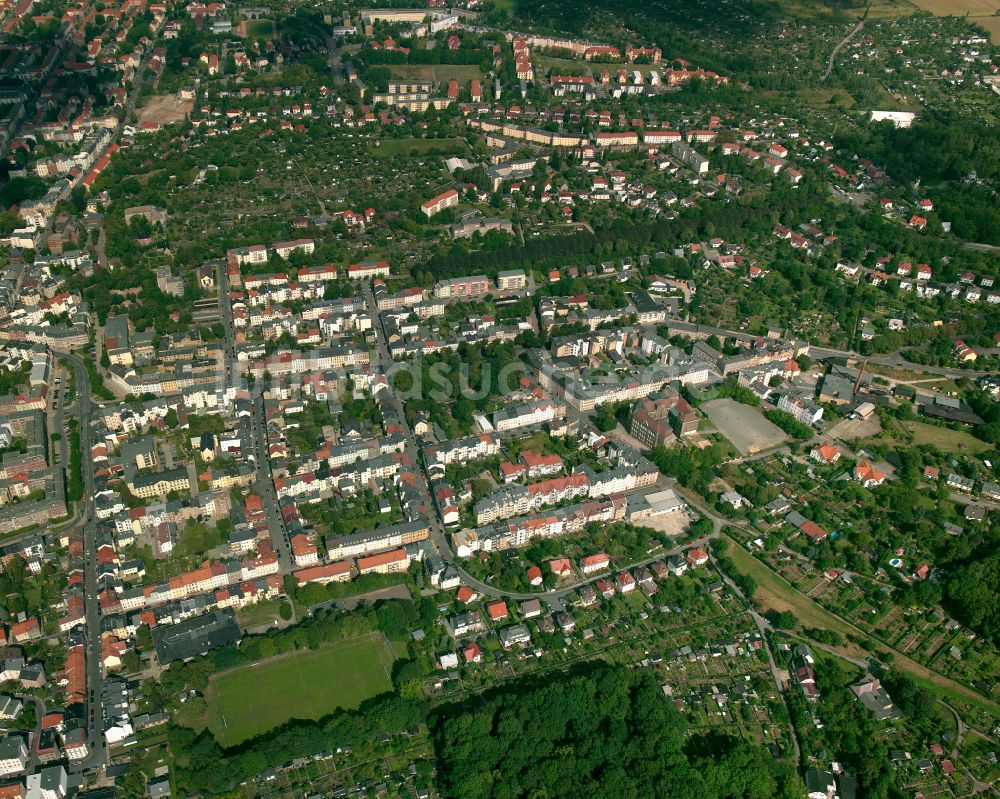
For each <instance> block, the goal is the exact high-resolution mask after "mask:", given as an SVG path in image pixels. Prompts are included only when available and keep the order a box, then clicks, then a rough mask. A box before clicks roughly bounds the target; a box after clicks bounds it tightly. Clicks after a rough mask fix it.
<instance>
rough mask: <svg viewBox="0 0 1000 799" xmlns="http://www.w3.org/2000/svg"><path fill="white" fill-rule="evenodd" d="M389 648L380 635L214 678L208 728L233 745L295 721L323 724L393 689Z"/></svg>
mask: <svg viewBox="0 0 1000 799" xmlns="http://www.w3.org/2000/svg"><path fill="white" fill-rule="evenodd" d="M395 659H396V656H395V654H394V653H393V650H392V647H391V644H389V642H388V641H386V639H385V638H384V637H383V636H382V634H381V633H370V634H368V635H364V636H358V637H354V638H346V639H344V640H341V641H337V642H335V643H332V644H325V645H324V646H322V647H320V648H319V649H315V650H312V649H307V650H301V651H298V652H293V653H290V654H287V655H279V656H277V657H274V658H271V659H269V660H264V661H261V662H259V663H254V664H251V665H248V666H241V667H240V668H237V669H233V670H231V671H227V672H222V673H220V674H217V675H215V676H214V677H212V679H211V682H210V683H209V687H208V690H207V691H206V694H205V699H206V701H207V703H208V727H209V729H211V730H212V732H213V733H214V734H215V737H216V738H217V739H218V741H219V743H221V744H222V745H223V746H226V747H229V746H235V745H236V744H239V743H241V742H243V741H245V740H247V739H248V738H252V737H254V736H255V735H259V734H261V733H264V732H267V731H268V730H272V729H274V728H275V727H277V726H279V725H281V724H284V723H285V722H286V721H290V720H291V719H319V718H322V717H323V716H326V715H328V714H329V713H332V712H333V711H335V710H338V709H341V708H347V709H353V708H356V707H358V705H360V704H361V703H362V702H363V701H365V700H366V699H369V698H370V697H373V696H376V695H378V694H380V693H383V692H385V691H391V690H392V677H391V675H392V663H393V661H394V660H395Z"/></svg>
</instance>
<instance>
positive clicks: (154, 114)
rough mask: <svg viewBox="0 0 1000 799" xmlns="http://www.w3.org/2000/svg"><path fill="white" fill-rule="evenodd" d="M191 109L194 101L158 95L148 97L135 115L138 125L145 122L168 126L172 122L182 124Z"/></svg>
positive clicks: (174, 95) (174, 96) (171, 95)
mask: <svg viewBox="0 0 1000 799" xmlns="http://www.w3.org/2000/svg"><path fill="white" fill-rule="evenodd" d="M193 108H194V100H182V99H181V98H180V97H179V96H178V95H176V94H160V95H157V96H156V97H150V98H149V100H148V101H147V103H146V104H145V105H144V106H143V107H142V108H140V109H139V110H138V112H137V114H138V117H139V124H140V125H145V124H146V123H147V122H152V123H153V124H156V125H169V124H171V123H172V122H183V121H184V120H185V119H186V118H187V116H188V114H190V113H191V109H193Z"/></svg>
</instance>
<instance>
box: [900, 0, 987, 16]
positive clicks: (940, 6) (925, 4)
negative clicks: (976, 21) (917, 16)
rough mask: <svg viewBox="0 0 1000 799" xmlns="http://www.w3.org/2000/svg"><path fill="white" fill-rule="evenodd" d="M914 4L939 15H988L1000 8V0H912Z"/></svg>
mask: <svg viewBox="0 0 1000 799" xmlns="http://www.w3.org/2000/svg"><path fill="white" fill-rule="evenodd" d="M912 2H913V5H915V6H916V7H917V8H919V9H921V10H923V11H930V12H931V13H932V14H937V15H938V16H939V17H964V16H965V15H966V14H968V15H969V16H970V17H986V16H990V15H991V14H995V13H996V12H997V11H998V10H1000V0H912Z"/></svg>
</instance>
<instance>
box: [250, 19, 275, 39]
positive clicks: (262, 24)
mask: <svg viewBox="0 0 1000 799" xmlns="http://www.w3.org/2000/svg"><path fill="white" fill-rule="evenodd" d="M274 35H275V33H274V22H272V21H271V20H269V19H248V20H247V38H250V39H271V38H274Z"/></svg>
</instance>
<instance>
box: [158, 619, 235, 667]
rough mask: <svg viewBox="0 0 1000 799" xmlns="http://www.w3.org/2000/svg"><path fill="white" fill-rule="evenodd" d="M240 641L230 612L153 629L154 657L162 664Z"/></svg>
mask: <svg viewBox="0 0 1000 799" xmlns="http://www.w3.org/2000/svg"><path fill="white" fill-rule="evenodd" d="M241 638H242V634H241V633H240V628H239V626H238V625H237V624H236V613H235V612H234V611H233V610H232V608H225V609H223V610H217V611H215V612H214V613H208V614H205V615H204V616H197V617H195V618H193V619H188V620H187V621H182V622H180V623H179V624H165V625H158V626H156V627H154V628H153V644H154V646H155V647H156V656H157V658H158V659H159V661H160V663H163V664H166V663H171V662H173V661H175V660H185V659H187V658H192V657H196V656H198V655H201V654H203V653H205V652H207V651H209V650H210V649H215V648H216V647H220V646H224V645H226V644H229V643H232V642H234V641H239V640H240V639H241Z"/></svg>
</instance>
